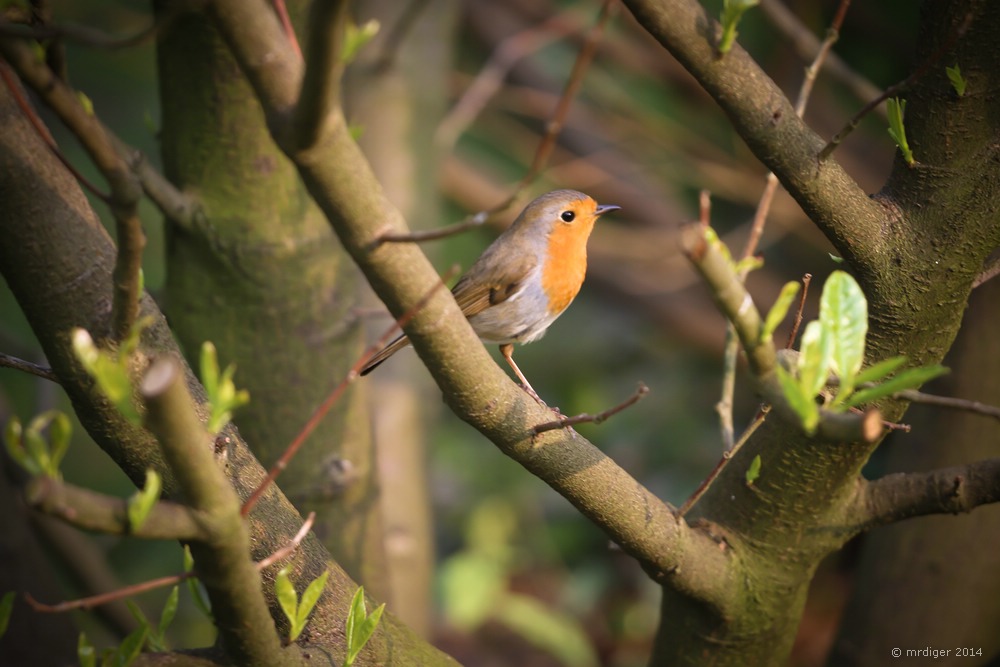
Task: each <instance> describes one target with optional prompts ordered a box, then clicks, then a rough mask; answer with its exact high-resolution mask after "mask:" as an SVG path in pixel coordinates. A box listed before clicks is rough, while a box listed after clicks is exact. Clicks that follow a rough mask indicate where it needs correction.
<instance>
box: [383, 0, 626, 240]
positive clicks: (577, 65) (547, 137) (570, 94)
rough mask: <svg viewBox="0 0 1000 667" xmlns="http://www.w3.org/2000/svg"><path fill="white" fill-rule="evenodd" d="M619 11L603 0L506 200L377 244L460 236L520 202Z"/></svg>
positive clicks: (614, 4) (549, 152)
mask: <svg viewBox="0 0 1000 667" xmlns="http://www.w3.org/2000/svg"><path fill="white" fill-rule="evenodd" d="M617 8H618V5H617V2H615V0H604V4H603V5H602V6H601V13H600V15H599V16H598V17H597V21H596V22H595V23H594V25H593V26H592V27H591V28H590V31H589V32H588V33H587V37H586V38H585V39H584V42H583V46H582V47H581V48H580V52H579V53H578V54H577V57H576V61H575V62H574V63H573V69H572V71H571V72H570V75H569V79H568V80H567V82H566V86H565V87H564V88H563V92H562V95H560V97H559V101H558V102H557V103H556V108H555V110H554V111H553V113H552V117H551V118H550V119H549V122H548V123H547V124H546V126H545V134H544V135H543V136H542V140H541V141H540V142H539V144H538V147H537V148H536V149H535V156H534V158H533V159H532V161H531V165H530V166H529V167H528V171H527V172H526V173H525V175H524V176H523V177H522V178H521V180H520V181H518V183H517V185H516V186H515V187H514V190H513V191H512V192H511V193H510V195H509V196H508V197H507V198H506V199H505V200H503V201H502V202H500V203H499V204H497V205H496V206H494V207H493V208H491V209H489V210H487V211H480V212H478V213H475V214H473V215H470V216H467V217H466V218H465V219H464V220H462V221H461V222H459V223H458V224H456V225H452V226H451V227H447V228H444V229H440V230H434V231H433V232H417V233H408V234H383V235H381V236H379V238H378V240H377V241H376V245H380V244H382V243H405V242H409V243H413V242H419V241H427V240H429V239H440V238H444V237H447V236H451V235H453V234H458V233H461V232H464V231H466V230H468V229H471V228H473V227H476V226H478V225H481V224H483V222H485V221H486V220H487V219H488V218H489V216H491V215H495V214H497V213H500V212H501V211H505V210H507V209H508V208H509V207H510V206H511V205H512V204H513V203H514V202H515V201H517V198H518V197H519V196H520V195H521V192H522V191H523V190H524V189H525V188H527V187H528V186H530V185H531V184H532V183H534V182H535V180H537V179H538V177H539V176H540V175H541V173H542V171H543V170H544V168H545V165H546V164H547V163H548V161H549V157H550V156H551V155H552V151H553V149H554V148H555V144H556V139H557V138H558V137H559V133H560V132H561V131H562V128H563V123H564V122H565V120H566V115H567V114H568V113H569V108H570V104H571V103H572V102H573V98H574V97H575V96H576V93H577V91H578V90H579V89H580V85H581V83H582V82H583V75H584V73H585V72H586V71H587V67H589V66H590V62H591V61H592V60H593V59H594V54H595V53H596V52H597V45H598V44H599V43H600V40H601V36H602V35H603V33H604V28H605V26H606V25H607V23H608V20H609V19H610V18H611V16H612V14H613V13H614V12H615V11H617Z"/></svg>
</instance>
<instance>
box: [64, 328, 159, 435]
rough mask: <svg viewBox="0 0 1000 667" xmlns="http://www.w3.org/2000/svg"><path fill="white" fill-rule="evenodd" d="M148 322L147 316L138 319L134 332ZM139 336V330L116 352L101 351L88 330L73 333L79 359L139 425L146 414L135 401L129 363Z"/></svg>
mask: <svg viewBox="0 0 1000 667" xmlns="http://www.w3.org/2000/svg"><path fill="white" fill-rule="evenodd" d="M144 323H145V324H146V325H147V326H148V323H147V318H144V319H143V320H140V321H138V322H136V326H135V327H133V331H135V330H136V329H139V327H140V325H143V324H144ZM140 331H141V329H140ZM138 336H139V334H138V333H130V334H129V337H128V338H126V339H125V340H124V341H122V343H121V347H120V348H119V350H118V352H117V354H116V353H114V352H110V351H102V350H99V349H98V348H97V346H96V345H95V344H94V340H93V338H91V337H90V334H89V333H88V332H87V331H86V330H85V329H79V328H78V329H74V330H73V335H72V344H73V351H74V352H75V354H76V357H77V359H79V360H80V363H81V364H83V367H84V368H85V369H86V370H87V372H88V373H89V374H90V375H91V377H93V378H94V380H95V381H96V382H97V386H98V387H100V389H101V393H103V394H104V395H105V396H106V397H107V399H108V400H109V401H111V403H113V404H114V406H115V407H116V408H118V411H119V412H121V413H122V415H123V416H124V417H125V418H126V419H128V420H129V421H130V422H131V423H133V424H135V425H139V424H140V423H141V422H142V417H141V415H140V414H139V411H138V409H137V408H136V407H135V404H134V403H133V402H132V382H131V380H130V379H129V374H128V363H129V356H130V354H131V352H132V351H134V349H135V346H136V345H137V344H138ZM130 339H131V340H130Z"/></svg>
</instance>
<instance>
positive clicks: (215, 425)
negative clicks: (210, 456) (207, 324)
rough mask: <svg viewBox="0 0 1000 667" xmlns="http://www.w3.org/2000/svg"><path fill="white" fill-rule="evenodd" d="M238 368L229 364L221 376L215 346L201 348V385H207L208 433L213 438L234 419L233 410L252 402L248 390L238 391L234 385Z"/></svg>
mask: <svg viewBox="0 0 1000 667" xmlns="http://www.w3.org/2000/svg"><path fill="white" fill-rule="evenodd" d="M235 372H236V366H235V365H234V364H229V365H228V366H227V367H226V370H224V371H223V372H222V374H221V375H220V374H219V355H218V353H217V352H216V351H215V345H213V344H212V343H211V342H209V341H205V342H204V343H203V344H202V346H201V383H202V384H203V385H205V393H206V394H208V402H209V407H210V408H211V409H210V413H209V417H208V424H207V428H208V432H209V433H211V434H212V435H213V436H214V435H215V434H217V433H218V432H219V431H221V430H222V428H223V427H224V426H225V425H226V424H228V423H229V420H230V419H232V418H233V410H235V409H236V408H239V407H241V406H244V405H246V404H247V403H249V402H250V394H249V392H247V390H246V389H240V390H237V389H236V385H235V384H233V373H235Z"/></svg>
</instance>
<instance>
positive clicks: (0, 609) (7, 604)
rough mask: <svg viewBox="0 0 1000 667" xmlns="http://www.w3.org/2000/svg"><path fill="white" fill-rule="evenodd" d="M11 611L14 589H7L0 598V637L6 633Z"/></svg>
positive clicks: (12, 609) (12, 608)
mask: <svg viewBox="0 0 1000 667" xmlns="http://www.w3.org/2000/svg"><path fill="white" fill-rule="evenodd" d="M12 611H14V591H7V592H6V593H4V594H3V597H2V598H0V638H2V637H3V636H4V635H5V634H7V626H8V625H9V624H10V614H11V612H12Z"/></svg>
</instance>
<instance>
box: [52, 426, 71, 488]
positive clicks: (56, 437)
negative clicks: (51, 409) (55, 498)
mask: <svg viewBox="0 0 1000 667" xmlns="http://www.w3.org/2000/svg"><path fill="white" fill-rule="evenodd" d="M72 434H73V425H72V424H71V423H70V421H69V417H67V416H66V415H65V414H64V413H62V412H56V413H55V415H54V416H53V418H52V423H51V424H50V425H49V442H50V443H51V454H50V458H51V463H52V473H53V474H54V475H58V474H59V466H60V464H62V460H63V457H65V456H66V452H67V451H68V450H69V441H70V436H71V435H72Z"/></svg>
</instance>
